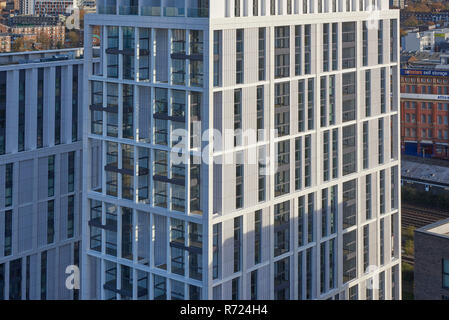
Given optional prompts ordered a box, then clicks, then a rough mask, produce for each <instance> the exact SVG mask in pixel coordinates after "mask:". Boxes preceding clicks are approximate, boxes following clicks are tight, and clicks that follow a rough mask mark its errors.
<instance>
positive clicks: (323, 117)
mask: <svg viewBox="0 0 449 320" xmlns="http://www.w3.org/2000/svg"><path fill="white" fill-rule="evenodd" d="M326 109H327V77H325V76H323V77H321V78H320V126H321V127H325V126H327V110H326Z"/></svg>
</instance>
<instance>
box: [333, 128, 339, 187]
mask: <svg viewBox="0 0 449 320" xmlns="http://www.w3.org/2000/svg"><path fill="white" fill-rule="evenodd" d="M337 177H338V129H333V130H332V178H333V179H335V178H337Z"/></svg>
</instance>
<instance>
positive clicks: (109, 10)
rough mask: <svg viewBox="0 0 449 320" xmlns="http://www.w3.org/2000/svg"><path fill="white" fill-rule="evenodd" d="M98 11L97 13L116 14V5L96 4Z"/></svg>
mask: <svg viewBox="0 0 449 320" xmlns="http://www.w3.org/2000/svg"><path fill="white" fill-rule="evenodd" d="M97 8H98V13H99V14H117V7H116V6H102V5H98V6H97Z"/></svg>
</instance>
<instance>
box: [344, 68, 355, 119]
mask: <svg viewBox="0 0 449 320" xmlns="http://www.w3.org/2000/svg"><path fill="white" fill-rule="evenodd" d="M342 81H343V84H342V95H343V97H342V100H343V102H342V104H343V112H342V117H343V122H346V121H352V120H355V119H356V100H357V97H356V93H357V90H356V73H355V72H349V73H344V74H343V77H342Z"/></svg>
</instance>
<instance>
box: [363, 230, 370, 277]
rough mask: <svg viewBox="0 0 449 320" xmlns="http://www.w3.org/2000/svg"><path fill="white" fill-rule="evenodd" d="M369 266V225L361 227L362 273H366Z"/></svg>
mask: <svg viewBox="0 0 449 320" xmlns="http://www.w3.org/2000/svg"><path fill="white" fill-rule="evenodd" d="M368 266H369V225H365V226H364V227H363V272H368Z"/></svg>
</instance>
